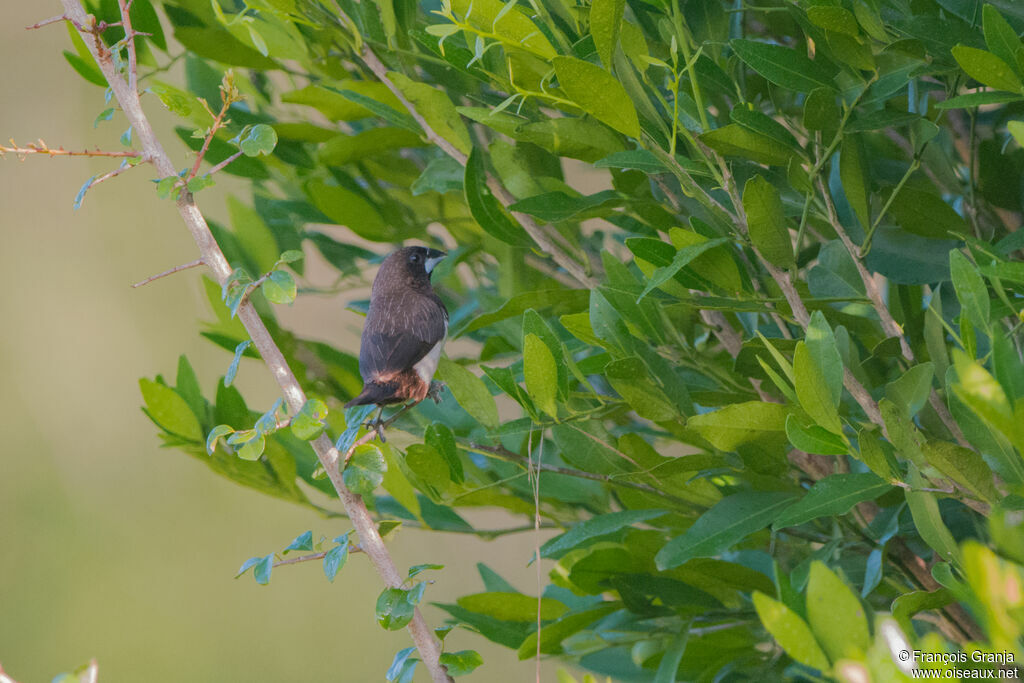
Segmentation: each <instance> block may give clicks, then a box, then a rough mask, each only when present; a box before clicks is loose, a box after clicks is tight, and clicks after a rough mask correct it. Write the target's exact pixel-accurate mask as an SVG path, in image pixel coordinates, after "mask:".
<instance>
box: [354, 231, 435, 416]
mask: <svg viewBox="0 0 1024 683" xmlns="http://www.w3.org/2000/svg"><path fill="white" fill-rule="evenodd" d="M445 256H447V254H445V252H443V251H438V250H437V249H428V248H427V247H405V248H403V249H399V250H398V251H396V252H394V253H393V254H391V255H390V256H388V257H387V258H386V259H385V260H384V263H382V264H381V267H380V270H379V271H378V272H377V277H376V278H374V280H373V288H372V289H371V290H370V310H369V313H367V316H366V326H365V327H364V328H363V336H362V340H361V342H360V347H359V374H361V375H362V376H363V390H362V392H361V393H360V394H359V395H358V396H356V397H355V398H354V399H352V400H351V401H349V402H348V403H346V404H345V407H346V408H349V407H351V406H358V405H369V404H374V405H378V406H380V407H381V412H383V410H384V406H386V405H392V404H396V403H405V402H407V401H412V404H410V405H414V404H416V403H419V402H420V401H422V400H423V399H424V398H426V397H427V396H428V395H430V396H432V397H434V398H436V390H437V387H436V386H434V390H433V391H432V382H431V380H432V379H433V377H434V371H435V370H437V363H438V361H439V360H440V358H441V349H442V347H443V346H444V341H445V338H446V337H447V336H448V310H447V309H446V308H445V307H444V304H443V303H442V302H441V299H440V298H439V297H438V296H437V294H435V293H434V290H433V288H432V287H431V286H430V274H431V272H432V271H433V270H434V266H436V265H437V264H438V263H439V262H440V261H441V259H443V258H444V257H445ZM396 417H397V416H396ZM392 419H394V418H392ZM389 422H390V420H389ZM376 425H377V427H378V431H380V429H381V423H380V414H378V418H377V421H376Z"/></svg>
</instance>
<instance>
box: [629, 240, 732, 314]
mask: <svg viewBox="0 0 1024 683" xmlns="http://www.w3.org/2000/svg"><path fill="white" fill-rule="evenodd" d="M728 241H729V240H728V239H727V238H725V237H718V238H716V239H713V240H709V239H704V240H701V241H700V242H697V243H695V244H690V245H688V246H685V247H683V248H682V249H680V250H679V251H677V252H676V255H675V256H674V257H672V263H670V264H668V265H667V266H662V267H661V268H658V269H657V270H656V271H654V272H653V273H652V274H651V276H650V277H649V278H648V279H647V286H646V287H644V291H642V292H641V293H640V296H639V297H637V302H639V301H640V300H641V299H643V298H644V297H645V296H647V295H648V294H650V293H651V292H652V291H654V290H655V289H657V288H658V287H661V286H662V285H663V284H665V283H666V282H668V281H669V280H671V279H672V278H674V277H675V276H676V274H677V273H678V272H679V271H680V270H682V269H683V268H685V267H686V266H688V265H690V263H691V262H692V261H693V260H694V259H696V258H697V257H698V256H700V255H701V254H703V253H705V252H707V251H710V250H711V249H714V248H715V247H717V246H719V245H722V244H726V243H727V242H728Z"/></svg>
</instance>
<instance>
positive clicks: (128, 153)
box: [0, 138, 143, 160]
mask: <svg viewBox="0 0 1024 683" xmlns="http://www.w3.org/2000/svg"><path fill="white" fill-rule="evenodd" d="M8 142H10V143H11V146H10V147H7V146H5V145H0V158H3V157H4V155H6V154H8V153H10V154H16V155H18V157H19V158H21V159H22V160H24V158H25V157H26V156H28V155H29V154H45V155H46V156H48V157H112V158H115V159H134V158H136V157H142V156H143V154H142V152H138V151H136V150H134V149H129V150H125V151H119V152H110V151H105V150H101V149H99V148H97V149H83V150H68V149H64V148H63V147H58V148H56V149H54V148H52V147H50V146H49V145H47V144H46V143H45V142H43V140H42V139H39V140H37V141H36V142H30V143H29V144H27V145H26V146H24V147H22V146H20V145H18V143H16V142H15V141H14V139H13V138H12V139H10V140H8Z"/></svg>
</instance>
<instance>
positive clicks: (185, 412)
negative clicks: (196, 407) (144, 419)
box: [139, 378, 204, 443]
mask: <svg viewBox="0 0 1024 683" xmlns="http://www.w3.org/2000/svg"><path fill="white" fill-rule="evenodd" d="M139 388H140V389H141V390H142V400H143V401H145V403H146V413H147V414H148V415H149V417H150V419H152V420H153V422H155V423H156V424H157V426H159V427H160V428H161V429H163V430H165V431H167V432H170V433H171V434H176V435H177V436H180V437H184V438H186V439H188V440H189V441H195V442H197V443H202V442H203V441H204V438H203V429H202V427H201V426H200V424H199V420H198V419H197V418H196V416H195V413H193V412H192V409H191V408H189V407H188V402H186V401H185V399H183V398H182V397H181V396H180V395H178V393H177V392H176V391H174V389H171V388H170V387H167V386H164V385H163V384H158V383H157V382H154V381H152V380H148V379H145V378H143V379H140V380H139Z"/></svg>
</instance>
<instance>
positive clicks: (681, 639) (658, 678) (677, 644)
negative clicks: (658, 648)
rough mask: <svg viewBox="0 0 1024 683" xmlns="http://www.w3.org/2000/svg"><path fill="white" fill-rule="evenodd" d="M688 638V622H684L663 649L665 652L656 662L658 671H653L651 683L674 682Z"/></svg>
mask: <svg viewBox="0 0 1024 683" xmlns="http://www.w3.org/2000/svg"><path fill="white" fill-rule="evenodd" d="M689 639H690V628H689V624H684V625H683V628H682V629H680V631H679V634H678V635H677V636H676V637H675V638H673V639H672V643H671V644H670V645H669V646H668V649H666V650H665V654H664V655H663V656H662V658H661V661H660V662H659V663H658V671H657V672H655V674H654V678H653V679H652V680H651V683H675V681H676V675H677V674H678V672H679V663H680V662H682V661H683V655H684V654H685V653H686V643H687V641H689Z"/></svg>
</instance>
